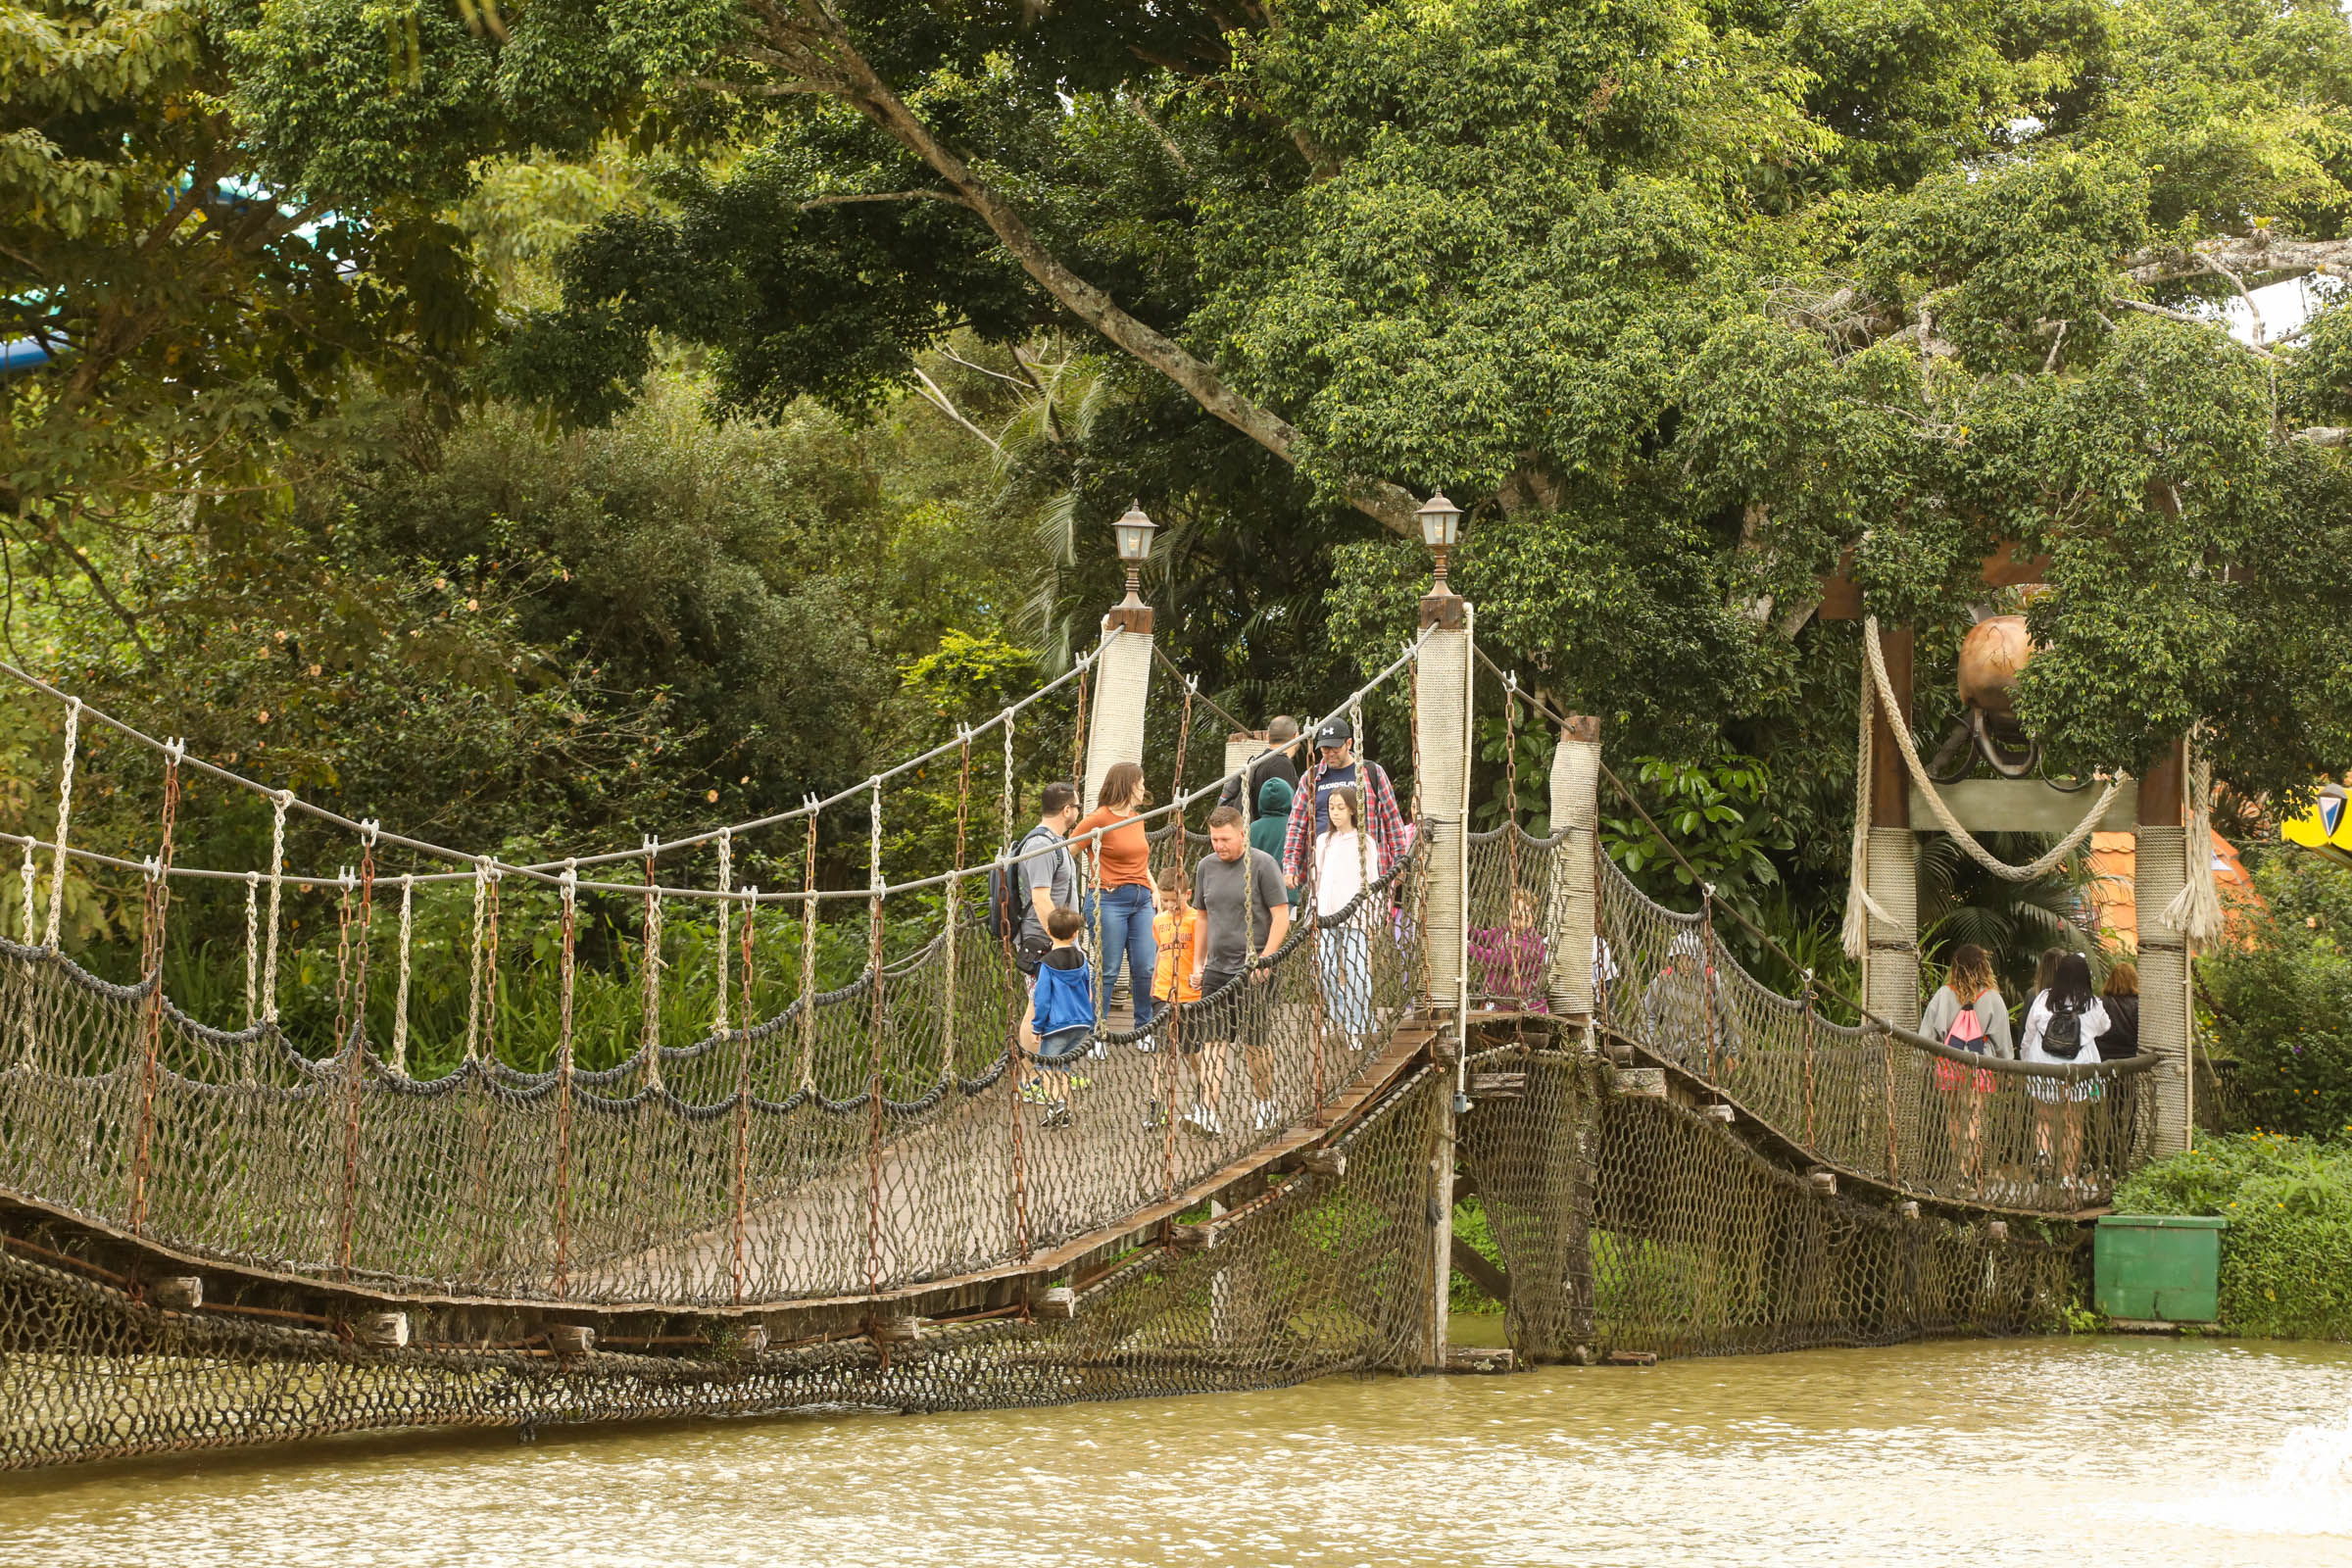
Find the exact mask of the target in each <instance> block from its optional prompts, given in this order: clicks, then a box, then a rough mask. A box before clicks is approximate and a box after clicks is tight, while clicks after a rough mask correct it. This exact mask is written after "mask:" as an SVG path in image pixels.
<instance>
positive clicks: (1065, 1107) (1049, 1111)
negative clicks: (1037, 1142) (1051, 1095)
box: [1040, 1100, 1070, 1132]
mask: <svg viewBox="0 0 2352 1568" xmlns="http://www.w3.org/2000/svg"><path fill="white" fill-rule="evenodd" d="M1069 1124H1070V1106H1069V1103H1068V1102H1067V1101H1060V1100H1057V1101H1055V1102H1054V1103H1053V1104H1051V1105H1049V1106H1047V1107H1046V1114H1045V1118H1044V1120H1043V1121H1042V1122H1041V1123H1040V1125H1042V1126H1044V1127H1045V1128H1047V1129H1048V1130H1049V1131H1054V1132H1058V1131H1059V1130H1061V1129H1062V1128H1064V1127H1067V1126H1068V1125H1069Z"/></svg>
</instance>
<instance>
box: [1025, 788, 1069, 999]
mask: <svg viewBox="0 0 2352 1568" xmlns="http://www.w3.org/2000/svg"><path fill="white" fill-rule="evenodd" d="M1077 822H1078V792H1077V791H1076V790H1075V789H1073V788H1071V787H1070V786H1069V785H1068V784H1066V783H1061V782H1058V781H1057V782H1055V783H1052V784H1049V785H1047V786H1046V787H1045V789H1044V791H1043V792H1042V793H1041V794H1040V796H1039V798H1038V803H1037V826H1035V827H1033V828H1031V829H1030V830H1029V831H1028V832H1027V833H1025V834H1023V835H1022V836H1021V840H1020V842H1019V843H1017V844H1015V845H1014V846H1013V847H1012V861H1013V864H1012V875H1013V878H1014V886H1015V887H1017V888H1020V889H1022V890H1024V891H1025V892H1026V893H1027V895H1028V896H1027V897H1026V898H1024V899H1022V900H1021V901H1020V906H1021V928H1020V930H1019V932H1018V933H1016V936H1017V940H1016V941H1015V942H1014V944H1013V956H1014V959H1015V960H1016V961H1017V962H1018V963H1019V964H1020V966H1021V972H1022V973H1023V974H1029V975H1034V974H1035V973H1037V960H1038V958H1039V957H1040V956H1043V954H1044V953H1045V951H1046V950H1047V949H1048V948H1050V947H1052V946H1053V945H1054V939H1053V938H1052V937H1050V936H1048V935H1046V916H1047V915H1049V914H1052V913H1053V912H1054V908H1055V907H1056V906H1059V907H1063V908H1069V909H1075V908H1076V907H1078V866H1077V863H1076V862H1075V861H1073V860H1072V859H1071V858H1070V852H1069V850H1068V849H1066V848H1065V847H1064V845H1065V843H1066V841H1067V840H1068V838H1069V836H1070V829H1071V828H1072V827H1074V826H1076V825H1077Z"/></svg>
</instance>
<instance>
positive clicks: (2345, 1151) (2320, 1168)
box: [2115, 1133, 2352, 1340]
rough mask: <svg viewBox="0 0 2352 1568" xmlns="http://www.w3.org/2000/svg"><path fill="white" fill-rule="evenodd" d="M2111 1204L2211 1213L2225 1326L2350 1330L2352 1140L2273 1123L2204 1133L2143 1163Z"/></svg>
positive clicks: (2344, 1334) (2317, 1335)
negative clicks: (2218, 1242)
mask: <svg viewBox="0 0 2352 1568" xmlns="http://www.w3.org/2000/svg"><path fill="white" fill-rule="evenodd" d="M2115 1206H2116V1211H2117V1212H2118V1213H2128V1214H2218V1215H2221V1216H2222V1217H2223V1218H2225V1219H2227V1220H2229V1229H2228V1230H2227V1231H2224V1232H2223V1233H2222V1278H2221V1286H2222V1303H2221V1305H2222V1326H2223V1327H2224V1328H2226V1329H2228V1330H2229V1332H2230V1333H2233V1334H2257V1335H2275V1336H2278V1337H2281V1338H2287V1339H2314V1340H2352V1145H2347V1144H2343V1143H2336V1144H2324V1143H2318V1142H2314V1141H2312V1140H2310V1139H2302V1138H2285V1137H2280V1136H2278V1135H2276V1134H2271V1133H2252V1134H2247V1135H2245V1136H2242V1137H2209V1138H2205V1139H2201V1140H2199V1142H2198V1145H2197V1147H2196V1148H2195V1149H2193V1150H2191V1151H2189V1152H2187V1153H2184V1154H2175V1155H2173V1156H2172V1157H2170V1158H2167V1159H2160V1160H2157V1161H2156V1162H2154V1163H2153V1164H2150V1165H2147V1166H2145V1167H2144V1168H2142V1169H2141V1170H2140V1171H2138V1172H2137V1173H2136V1174H2134V1175H2133V1176H2132V1177H2131V1179H2130V1180H2129V1181H2127V1182H2125V1183H2124V1184H2123V1186H2122V1187H2120V1188H2118V1189H2117V1191H2116V1195H2115Z"/></svg>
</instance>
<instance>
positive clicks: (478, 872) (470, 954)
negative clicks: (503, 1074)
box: [466, 859, 490, 1061]
mask: <svg viewBox="0 0 2352 1568" xmlns="http://www.w3.org/2000/svg"><path fill="white" fill-rule="evenodd" d="M489 907H490V862H489V861H488V860H487V859H479V860H476V861H474V862H473V941H472V942H471V943H469V944H468V945H467V946H466V1060H467V1061H474V1060H477V1059H478V1058H479V1057H480V1056H481V1054H482V1053H481V1043H482V933H483V932H484V931H485V930H486V929H487V926H486V922H487V920H488V919H489Z"/></svg>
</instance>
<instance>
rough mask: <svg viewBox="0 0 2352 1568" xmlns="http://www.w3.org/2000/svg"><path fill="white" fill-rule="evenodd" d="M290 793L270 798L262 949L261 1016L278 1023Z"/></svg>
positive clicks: (290, 791) (291, 795)
mask: <svg viewBox="0 0 2352 1568" xmlns="http://www.w3.org/2000/svg"><path fill="white" fill-rule="evenodd" d="M293 804H294V792H293V791H292V790H279V791H278V792H277V793H276V794H274V795H272V796H270V926H269V931H268V935H267V936H266V937H265V938H264V946H263V948H262V1017H263V1018H264V1020H266V1021H267V1022H269V1023H271V1024H274V1023H276V1022H277V921H278V910H279V908H280V907H281V906H282V905H283V903H284V899H285V892H286V808H287V807H289V806H291V805H293Z"/></svg>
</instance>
